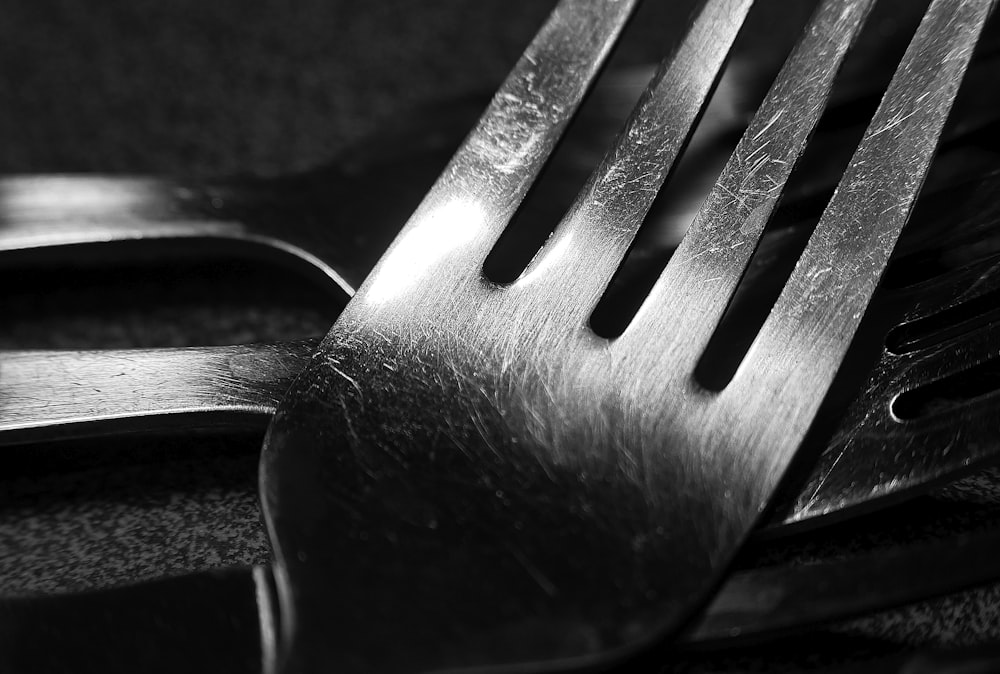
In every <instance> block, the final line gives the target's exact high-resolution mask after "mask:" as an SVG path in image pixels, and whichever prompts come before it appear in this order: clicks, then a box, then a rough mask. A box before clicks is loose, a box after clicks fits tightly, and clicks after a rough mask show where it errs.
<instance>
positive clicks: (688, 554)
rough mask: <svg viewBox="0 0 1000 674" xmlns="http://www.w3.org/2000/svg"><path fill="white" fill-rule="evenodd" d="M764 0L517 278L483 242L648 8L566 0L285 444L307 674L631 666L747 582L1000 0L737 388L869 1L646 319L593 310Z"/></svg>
mask: <svg viewBox="0 0 1000 674" xmlns="http://www.w3.org/2000/svg"><path fill="white" fill-rule="evenodd" d="M750 4H751V3H750V2H747V1H743V0H714V1H710V2H708V3H707V4H706V5H705V6H704V8H703V9H702V11H701V13H700V14H699V15H698V17H697V18H696V19H695V20H694V22H693V24H692V26H691V27H690V30H689V32H688V34H687V36H686V38H685V39H684V41H683V43H682V44H681V46H680V47H679V48H678V50H677V52H676V53H675V54H674V56H673V57H672V58H671V59H670V60H669V61H668V62H667V64H666V65H665V67H663V68H662V69H661V70H660V71H659V72H658V74H657V76H656V77H655V78H654V80H653V82H652V83H651V84H650V87H649V89H648V90H647V92H646V94H644V96H643V97H642V99H641V100H640V102H639V104H638V106H637V108H636V110H635V111H634V113H633V115H632V117H631V118H630V120H629V122H628V123H627V124H626V127H625V129H624V130H623V132H622V134H621V135H620V136H619V138H618V140H617V141H616V143H615V146H614V147H613V148H612V149H611V150H610V151H609V152H608V154H607V156H606V158H605V160H604V161H603V162H602V164H601V165H600V166H599V167H598V168H597V169H596V170H595V172H594V174H593V176H592V177H591V179H590V180H589V181H588V183H587V184H586V186H585V187H584V189H583V191H582V193H581V196H580V197H578V199H577V201H576V202H575V203H574V205H573V206H572V207H571V208H570V210H569V212H568V214H567V215H566V217H565V218H564V220H563V221H562V222H561V223H560V224H559V226H558V227H557V228H556V230H555V232H554V233H553V235H552V236H551V237H550V239H549V241H548V242H547V244H546V246H545V247H544V248H543V249H542V250H541V251H540V252H539V253H538V255H537V256H536V257H535V258H534V260H533V261H532V263H531V264H530V265H529V267H528V269H527V270H526V271H525V272H524V274H523V275H522V276H521V277H520V278H519V279H518V280H516V281H515V282H513V283H511V284H509V285H507V286H499V285H497V284H495V283H492V282H490V281H488V280H487V279H484V278H483V274H482V269H481V267H482V263H483V260H484V259H485V257H486V255H487V254H488V253H489V251H490V250H491V249H492V248H493V246H494V244H495V243H496V241H497V239H498V238H499V237H500V235H501V234H502V232H503V230H504V228H505V226H506V224H507V223H508V221H509V220H510V218H511V217H512V216H513V214H514V212H515V211H516V209H517V206H518V204H519V203H520V202H521V200H522V198H523V197H524V195H525V194H526V192H527V190H528V189H529V188H530V186H531V184H532V183H533V182H534V180H535V178H536V177H537V174H538V171H539V170H540V169H541V167H542V165H543V164H544V162H545V159H546V158H547V156H548V154H549V153H550V151H551V148H552V146H553V145H554V144H555V142H556V140H557V139H558V137H559V135H560V134H561V132H562V130H563V128H564V126H565V123H566V120H567V119H568V117H569V115H571V114H572V111H573V110H574V109H575V107H576V105H577V104H578V102H579V100H580V98H581V97H582V95H583V93H584V91H585V89H586V86H587V84H588V82H589V81H590V80H591V78H592V77H593V75H594V73H595V72H596V70H597V67H598V65H599V63H600V61H601V60H602V59H603V56H604V54H606V53H607V51H608V49H609V48H610V46H611V44H612V43H613V42H614V41H615V40H616V39H617V35H618V30H619V28H620V26H621V25H622V24H623V23H624V21H625V19H626V17H627V15H628V13H629V11H630V10H631V8H632V3H628V2H607V3H593V2H590V3H583V2H574V1H573V0H564V1H563V2H561V3H560V4H559V5H558V6H557V8H556V9H555V11H554V12H553V14H552V15H551V17H550V19H549V20H548V22H547V23H546V25H545V26H544V27H543V28H542V30H541V32H540V33H539V35H538V36H537V37H536V38H535V40H534V41H533V43H532V44H531V46H529V48H528V50H527V52H526V53H525V55H524V56H523V57H522V59H521V60H520V61H519V62H518V65H517V66H516V67H515V69H514V71H513V73H512V74H511V75H510V77H509V78H508V79H507V81H506V82H505V83H504V85H503V86H502V87H501V89H500V90H499V92H498V93H497V95H496V97H495V98H494V100H493V102H492V103H491V105H490V107H489V108H488V109H487V112H486V113H485V114H484V116H483V118H482V119H481V120H480V122H479V124H478V125H477V127H476V129H475V130H474V131H473V132H472V133H471V134H470V136H469V137H468V138H467V140H466V141H465V143H464V144H463V146H462V147H461V148H460V149H459V151H458V153H457V154H456V155H455V157H454V158H453V160H452V162H451V163H450V164H449V166H448V168H447V169H446V170H445V172H444V174H443V175H442V177H441V178H440V179H439V181H438V182H437V183H436V184H435V186H434V187H433V188H432V189H431V191H430V193H429V194H428V196H427V197H426V198H425V200H424V201H423V202H422V204H421V206H420V207H419V208H418V209H417V211H416V213H415V214H414V215H413V216H412V218H411V219H410V221H409V222H408V223H407V225H406V226H405V227H404V228H403V230H402V231H401V233H400V235H399V236H398V237H397V238H396V240H395V241H394V242H393V244H392V245H391V246H390V248H389V250H388V251H387V253H386V254H385V256H384V257H383V258H382V259H381V260H380V262H379V263H378V265H377V266H376V268H375V270H374V272H373V273H372V275H371V276H369V277H368V278H367V280H366V281H365V282H364V284H363V285H362V287H361V288H360V289H359V291H358V293H357V294H356V295H355V296H354V298H353V299H352V300H351V302H350V303H349V304H348V306H347V307H346V308H345V310H344V312H343V313H342V314H341V316H340V318H339V319H338V321H337V322H336V324H335V325H334V326H333V328H332V329H331V331H330V333H328V335H327V336H326V338H325V339H324V341H323V342H322V344H321V346H320V349H319V351H318V352H317V353H316V354H315V355H314V356H313V358H312V359H311V361H310V363H309V365H307V367H306V369H305V370H304V371H303V373H302V374H300V375H299V377H298V378H297V379H296V380H295V382H294V383H293V384H292V386H291V388H290V390H289V393H288V394H287V395H286V396H285V398H284V399H283V401H282V402H281V403H280V404H279V406H278V409H277V411H276V413H275V416H274V418H273V421H272V423H271V426H270V427H269V430H268V434H267V437H266V439H265V444H264V450H263V454H262V459H261V496H262V503H263V508H264V514H265V520H266V524H267V527H268V531H269V535H270V538H271V541H272V543H273V545H274V552H275V576H276V581H277V583H276V588H277V598H278V605H279V606H280V613H281V625H280V630H281V631H280V637H279V640H278V644H279V652H278V654H277V656H276V661H277V662H278V663H280V666H281V667H282V668H283V669H284V670H285V671H320V670H322V669H324V668H326V667H329V666H330V664H331V663H334V662H336V663H338V665H339V666H341V667H342V668H343V669H345V670H348V671H372V670H378V671H400V670H418V671H425V670H448V669H466V668H468V669H483V668H494V667H496V668H500V667H509V668H516V669H517V670H518V671H524V670H535V669H546V670H549V669H562V668H566V667H570V666H582V665H606V664H609V663H610V662H614V661H617V660H619V659H621V658H623V657H627V656H629V655H631V654H633V653H635V652H636V650H637V649H639V648H642V647H645V646H649V645H651V644H653V643H656V642H659V641H660V640H661V639H663V638H664V637H666V636H667V635H669V634H671V633H673V632H675V631H676V630H677V629H679V627H680V626H681V625H682V624H683V623H684V621H685V620H686V619H687V618H688V617H689V616H690V615H691V613H692V612H693V611H694V610H695V609H696V608H697V607H698V606H699V605H700V604H701V603H703V602H704V601H705V600H706V598H707V597H708V595H709V594H710V593H711V590H712V589H713V588H714V587H715V585H716V584H717V583H718V582H719V579H720V577H721V574H722V573H723V571H724V569H725V567H726V564H727V563H728V561H729V560H730V559H731V558H732V556H733V554H734V553H735V551H736V550H737V549H738V548H739V546H740V544H741V542H742V541H743V540H744V539H745V537H746V535H747V533H748V532H749V530H750V529H751V527H752V526H753V525H754V523H755V522H756V520H757V519H758V517H759V515H760V513H761V512H762V510H763V509H764V508H765V506H766V505H767V503H768V502H769V500H770V498H771V494H772V493H773V491H774V489H775V487H776V486H777V483H778V482H779V480H780V478H781V476H782V474H783V473H784V471H785V468H786V467H787V465H788V464H789V462H790V461H791V459H792V457H793V456H794V454H795V451H796V449H797V448H798V447H799V445H800V444H802V442H803V440H804V438H805V436H806V433H807V431H808V429H809V428H810V426H811V425H812V423H813V420H814V417H815V414H816V412H817V410H818V409H819V407H820V404H821V402H822V400H823V398H824V395H825V393H826V391H827V389H828V388H829V386H830V383H831V381H832V379H833V377H834V375H835V374H836V371H837V368H838V367H839V365H840V362H841V360H842V358H843V355H844V353H845V352H846V350H847V347H848V344H849V342H850V340H851V337H852V335H853V334H854V331H855V329H856V327H857V325H858V323H859V321H860V320H861V316H862V314H863V313H864V310H865V307H866V305H867V303H868V301H869V299H870V297H871V294H872V292H873V291H874V289H875V286H876V284H877V282H878V280H879V278H880V277H881V275H882V272H883V269H884V267H885V264H886V261H887V259H888V256H889V254H890V252H891V250H892V248H893V246H894V244H895V241H896V238H897V237H898V234H899V231H900V229H901V228H902V226H903V224H904V223H905V221H906V219H907V217H908V215H909V212H910V208H911V206H912V203H913V200H914V199H915V196H916V194H917V192H918V190H919V188H920V186H921V184H922V182H923V179H924V176H925V174H926V170H927V166H928V164H929V162H930V159H931V156H932V154H933V150H934V147H935V146H936V143H937V139H938V136H939V134H940V130H941V126H942V125H943V122H944V119H945V117H946V116H947V111H948V109H949V107H950V104H951V101H952V100H953V98H954V95H955V92H956V90H957V88H958V84H959V81H960V79H961V75H962V73H963V72H964V70H965V67H966V65H967V64H968V60H969V58H970V54H971V51H972V46H973V45H974V43H975V39H976V37H977V36H978V34H979V32H980V30H981V28H982V25H983V23H984V22H985V19H986V16H987V14H988V13H989V11H990V9H991V8H992V2H985V1H983V2H953V1H949V0H936V1H935V2H934V3H933V4H932V5H931V7H930V8H929V9H928V12H927V14H926V16H925V18H924V20H923V21H922V23H921V26H920V27H919V28H918V30H917V33H916V35H915V37H914V39H913V42H912V43H911V45H910V48H909V49H908V50H907V53H906V55H905V56H904V58H903V61H902V63H901V65H900V67H899V68H898V69H897V73H896V75H895V76H894V78H893V81H892V83H891V84H890V85H889V87H888V89H887V92H886V94H885V97H884V98H883V101H882V104H881V105H880V106H879V109H878V111H877V112H876V113H875V116H874V118H873V120H872V122H871V125H870V126H869V128H868V131H867V132H866V134H865V136H864V138H863V139H862V141H861V144H860V145H859V147H858V150H857V151H856V153H855V155H854V158H853V159H852V161H851V164H850V165H849V167H848V169H847V170H846V172H845V174H844V176H843V178H842V179H841V182H840V184H839V186H838V188H837V190H836V192H835V194H834V196H833V197H832V199H831V202H830V204H829V205H828V207H827V209H826V210H825V212H824V214H823V216H822V217H821V219H820V222H819V223H818V225H817V227H816V230H815V232H814V233H813V235H812V237H811V238H810V241H809V243H808V244H807V246H806V249H805V251H804V253H803V254H802V256H801V258H800V260H799V262H798V264H797V265H796V268H795V270H794V271H793V272H792V274H791V276H790V278H789V281H788V283H787V284H786V286H785V288H784V290H783V291H782V294H781V295H780V297H779V298H778V300H777V302H776V303H775V306H774V308H773V309H772V311H771V313H770V315H769V317H768V319H767V320H766V321H765V323H764V325H763V327H762V328H761V331H760V333H759V334H758V336H757V338H756V340H755V342H754V343H753V345H752V346H751V348H750V350H749V353H748V354H747V356H746V357H745V358H744V360H743V362H742V363H741V365H740V367H739V369H738V370H737V371H736V373H735V375H734V376H733V377H732V379H731V380H730V381H729V382H728V384H726V385H725V386H724V387H722V389H721V390H718V391H715V390H708V389H706V388H704V387H703V386H701V385H700V384H699V383H698V382H697V381H695V380H694V377H693V373H694V372H695V368H696V365H697V363H698V359H699V357H700V355H701V352H702V351H703V349H704V347H705V346H706V344H707V343H708V340H709V338H710V337H711V335H712V333H713V331H714V328H715V325H716V324H717V323H718V321H719V320H720V319H721V317H722V314H723V312H724V310H725V308H726V306H727V305H728V303H729V300H730V297H731V296H732V294H733V292H734V291H735V289H736V286H737V284H738V282H739V280H740V278H741V276H742V275H743V271H744V268H745V266H746V264H747V262H748V261H749V258H750V255H751V253H752V250H753V249H754V247H755V245H756V242H757V240H758V238H759V236H760V234H761V232H762V230H763V228H764V226H765V224H766V222H767V220H768V217H769V215H770V213H771V211H772V209H773V207H774V205H775V203H776V201H777V199H778V196H779V195H780V192H781V187H782V185H783V184H784V183H785V181H786V180H787V177H788V175H789V173H790V171H791V169H792V165H793V164H794V163H795V160H796V159H797V157H798V156H799V154H800V153H801V150H802V148H803V146H804V145H805V143H806V140H807V138H808V135H809V133H810V131H811V129H812V127H813V125H814V124H815V122H816V119H817V118H818V116H819V114H820V110H821V108H822V104H823V102H824V101H825V99H826V97H827V94H828V91H829V87H830V85H831V83H832V81H833V79H834V74H835V72H836V70H837V66H838V65H839V62H840V60H841V58H842V57H843V55H844V53H845V52H846V51H847V49H848V46H849V44H850V42H851V40H852V39H853V36H854V35H855V34H856V32H857V30H858V29H859V28H860V26H861V24H862V23H863V19H864V17H865V15H866V12H867V10H868V8H869V5H870V3H869V2H865V1H851V0H844V1H837V0H830V1H828V2H824V3H823V4H822V5H821V6H820V8H819V9H818V10H817V12H816V14H815V15H814V17H813V19H812V20H811V22H810V24H809V26H808V28H807V29H806V30H805V31H804V33H803V36H802V39H801V41H800V43H799V44H798V45H797V46H796V48H795V49H794V50H793V52H792V55H791V56H790V57H789V59H788V61H787V62H786V64H785V66H784V67H783V68H782V70H781V72H780V73H779V75H778V78H777V80H776V82H775V84H774V85H773V87H772V89H771V91H770V92H769V93H768V95H767V97H766V98H765V100H764V103H763V104H762V106H761V108H760V109H759V111H758V113H757V114H756V116H755V117H754V119H753V121H751V123H750V125H749V128H748V129H747V132H746V134H745V135H744V136H743V139H742V140H741V141H740V143H739V144H738V146H737V148H736V150H735V152H734V154H733V157H732V159H731V160H730V162H729V164H727V166H726V168H725V169H724V170H723V173H722V175H721V177H720V178H719V181H718V183H717V184H716V187H715V189H714V190H713V191H712V193H711V194H710V196H709V197H708V199H707V200H706V203H705V205H704V206H703V207H702V210H701V211H700V212H699V215H698V216H697V217H696V219H695V221H694V223H693V224H692V226H691V228H690V229H689V231H688V233H687V235H686V236H685V238H684V240H683V241H682V242H681V244H680V246H679V248H678V250H677V252H676V253H675V254H674V256H673V258H671V260H670V263H669V264H668V266H667V267H666V269H665V270H664V272H663V274H662V275H661V277H660V279H659V281H658V282H657V284H656V285H655V286H654V288H653V290H652V291H651V293H650V295H649V297H648V298H647V300H646V302H645V303H644V304H643V305H642V307H641V308H640V309H639V311H638V313H637V314H636V316H635V318H634V319H633V321H632V322H631V324H630V325H629V326H628V328H627V329H626V330H625V332H624V333H623V334H622V335H621V336H619V337H617V338H615V339H607V338H603V337H600V336H598V335H596V334H595V333H593V332H592V331H591V330H590V329H589V328H588V324H587V323H588V319H589V316H590V314H591V312H592V311H593V309H594V307H595V305H596V303H597V302H598V301H599V299H600V298H601V296H602V293H603V291H604V289H605V287H606V286H607V284H608V283H609V281H610V280H611V278H612V276H613V275H614V273H615V270H616V269H617V266H618V264H619V262H620V261H621V259H622V257H623V256H624V255H625V253H626V252H627V250H628V248H629V246H630V244H631V242H632V239H633V236H634V234H635V232H636V230H637V228H638V226H639V224H640V223H641V221H642V219H643V217H644V216H645V214H646V212H647V210H648V208H649V205H650V203H651V202H652V199H653V197H654V196H655V193H656V192H657V190H658V189H659V187H660V185H661V184H662V183H663V181H664V180H665V178H666V176H667V174H668V172H669V169H670V166H671V164H672V162H673V160H674V158H675V156H676V154H677V153H678V151H679V150H680V148H681V146H682V145H683V142H684V139H685V137H686V136H687V134H688V131H689V129H690V127H691V125H692V124H693V123H694V121H695V120H696V118H697V116H698V112H699V110H700V109H701V106H702V104H703V102H704V100H705V97H706V96H707V94H708V92H709V90H710V88H711V85H712V82H713V81H714V80H715V77H716V74H717V72H718V69H719V68H720V67H721V65H722V62H723V61H724V59H725V56H726V53H727V51H728V48H729V45H730V44H731V42H732V40H733V39H734V38H735V35H736V33H737V31H738V29H739V26H740V24H741V22H742V20H743V18H744V17H745V16H746V13H747V11H748V10H749V7H750ZM347 607H350V609H349V610H348V609H347ZM387 644H391V645H392V647H391V648H387V647H386V645H387Z"/></svg>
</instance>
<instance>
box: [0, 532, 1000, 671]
mask: <svg viewBox="0 0 1000 674" xmlns="http://www.w3.org/2000/svg"><path fill="white" fill-rule="evenodd" d="M998 548H1000V537H998V535H997V534H996V533H995V532H990V533H980V534H976V535H962V536H956V537H953V538H951V539H948V540H945V541H937V542H934V543H924V544H920V545H911V546H908V547H906V548H904V549H896V550H880V551H877V552H868V553H864V554H860V555H853V556H851V557H849V558H847V559H831V560H824V561H821V562H816V563H812V564H798V565H795V564H782V565H776V566H770V567H764V568H760V569H748V570H738V571H735V572H733V573H732V574H730V575H729V576H728V577H727V578H726V581H725V583H724V584H723V585H722V587H721V588H720V589H719V591H718V593H717V594H716V595H715V597H714V598H713V599H712V601H711V603H710V604H709V605H708V606H707V607H706V609H705V610H704V611H703V612H702V613H701V614H699V615H698V616H697V618H696V619H695V621H694V623H693V624H692V625H691V626H690V627H689V628H687V629H686V630H685V632H684V633H683V634H681V635H680V637H679V638H678V643H677V648H678V650H684V651H693V652H695V653H704V652H708V651H709V649H727V650H728V651H730V652H731V651H732V650H733V649H734V648H735V647H739V646H741V645H744V644H748V643H749V644H752V643H754V641H755V640H756V641H761V640H768V641H773V640H774V639H776V638H780V637H781V636H782V635H785V634H795V633H797V632H801V631H804V630H806V629H808V628H809V627H811V626H814V625H816V624H817V623H821V622H830V621H833V620H843V619H845V618H850V617H852V616H856V615H862V614H864V613H866V612H870V611H872V610H879V609H885V608H887V607H890V606H894V605H897V604H905V603H909V602H912V601H915V600H916V599H918V598H930V597H934V596H936V595H943V594H947V593H951V592H955V591H958V590H961V589H965V588H970V587H974V586H976V585H979V584H982V583H984V582H987V581H991V580H994V579H995V578H996V575H997V571H996V568H995V565H993V564H991V563H990V560H991V559H994V558H995V556H996V553H997V550H998ZM268 574H269V570H267V569H264V568H259V567H257V568H254V567H239V568H229V569H220V570H215V571H210V572H203V573H197V574H188V575H184V576H177V577H173V578H161V579H157V580H153V581H147V582H144V583H136V584H133V585H127V586H122V587H116V588H110V589H105V590H99V591H89V592H77V593H72V594H63V595H56V596H24V597H0V668H2V669H3V671H5V672H22V671H57V670H60V669H66V668H67V667H68V666H70V667H73V671H76V672H78V673H79V674H84V673H86V672H101V673H102V674H112V673H114V672H132V671H135V670H136V668H138V667H140V666H141V669H142V671H144V672H148V673H149V674H155V673H156V672H176V671H177V670H178V669H184V670H185V671H188V672H192V674H194V673H196V672H218V671H227V672H246V673H247V674H250V673H258V672H263V669H262V662H261V653H262V651H266V650H267V649H268V648H271V647H272V646H269V645H267V644H263V643H262V639H263V638H266V639H272V638H273V635H268V634H267V633H266V628H267V626H268V623H267V619H268V616H267V613H266V612H267V610H268V607H267V605H266V602H262V601H261V600H262V598H263V597H266V596H267V594H268V593H269V592H270V591H271V586H270V584H271V582H272V581H271V580H270V579H269V576H268ZM122 634H130V635H132V636H133V638H132V639H130V640H122V639H121V637H120V635H122ZM53 643H58V644H59V645H60V648H59V649H53V648H52V644H53ZM150 653H157V656H156V657H155V658H154V659H151V658H150V657H149V656H150ZM886 671H888V670H886Z"/></svg>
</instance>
